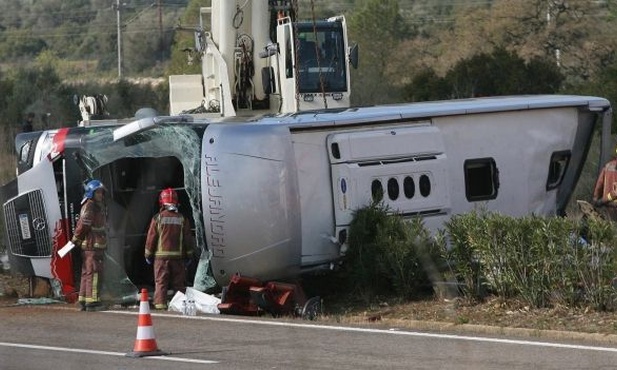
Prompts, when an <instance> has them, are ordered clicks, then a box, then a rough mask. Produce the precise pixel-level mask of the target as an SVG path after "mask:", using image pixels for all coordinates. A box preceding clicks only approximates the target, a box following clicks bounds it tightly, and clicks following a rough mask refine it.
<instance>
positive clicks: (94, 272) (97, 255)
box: [72, 199, 107, 305]
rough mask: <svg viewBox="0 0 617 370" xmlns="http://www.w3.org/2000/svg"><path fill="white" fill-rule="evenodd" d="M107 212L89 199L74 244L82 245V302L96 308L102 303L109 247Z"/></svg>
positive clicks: (81, 213) (84, 206) (80, 290)
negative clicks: (101, 294) (96, 305)
mask: <svg viewBox="0 0 617 370" xmlns="http://www.w3.org/2000/svg"><path fill="white" fill-rule="evenodd" d="M105 218H106V215H105V209H104V206H103V204H102V203H101V204H99V203H97V202H96V201H94V200H93V199H88V200H86V202H85V203H84V205H83V206H82V208H81V212H80V215H79V220H77V227H76V228H75V234H74V235H73V239H72V242H73V243H75V245H77V246H81V250H82V252H81V257H82V267H81V284H80V286H79V302H80V303H81V304H86V305H92V304H98V303H100V301H101V297H100V290H99V287H100V285H101V281H102V274H103V268H104V261H105V249H106V248H107V232H106V229H105Z"/></svg>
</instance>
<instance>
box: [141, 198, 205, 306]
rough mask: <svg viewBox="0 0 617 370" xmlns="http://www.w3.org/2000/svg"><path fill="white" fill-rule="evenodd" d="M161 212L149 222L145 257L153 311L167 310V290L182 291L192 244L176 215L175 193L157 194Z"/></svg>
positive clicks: (180, 216) (187, 225) (182, 218)
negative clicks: (150, 269) (151, 279)
mask: <svg viewBox="0 0 617 370" xmlns="http://www.w3.org/2000/svg"><path fill="white" fill-rule="evenodd" d="M159 206H160V211H159V213H157V214H156V215H154V217H152V220H151V221H150V227H149V228H148V235H147V237H146V246H145V250H144V257H145V258H146V263H148V264H149V265H151V264H153V263H154V308H155V309H157V310H164V309H167V289H168V287H170V288H171V289H173V290H174V291H181V292H182V293H184V292H185V290H186V286H185V279H186V271H185V267H187V266H188V265H189V264H190V262H191V258H192V255H193V249H194V248H195V241H194V239H193V235H192V233H191V225H190V222H189V220H188V219H187V218H186V217H185V216H184V215H183V214H181V213H180V212H178V206H179V203H178V194H177V193H176V191H175V190H173V189H171V188H167V189H165V190H163V191H161V193H160V195H159Z"/></svg>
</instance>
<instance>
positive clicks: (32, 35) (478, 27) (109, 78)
mask: <svg viewBox="0 0 617 370" xmlns="http://www.w3.org/2000/svg"><path fill="white" fill-rule="evenodd" d="M209 5H210V1H209V0H157V1H151V0H149V1H145V0H130V1H124V2H119V1H111V2H107V3H101V2H98V1H93V0H70V1H60V0H26V1H9V0H0V6H1V8H2V9H3V11H2V12H1V13H0V90H1V91H2V94H0V112H2V114H0V128H2V131H3V135H2V143H1V144H2V145H1V146H2V153H3V155H8V154H10V153H11V151H12V137H13V136H14V134H15V133H16V132H17V130H18V129H19V125H20V123H21V122H22V120H23V118H24V116H25V115H26V114H27V113H28V112H32V113H34V114H35V117H36V118H35V122H34V126H35V129H44V128H48V127H60V126H66V125H73V124H75V122H76V121H77V120H78V119H79V115H78V110H77V107H76V106H75V105H74V103H73V97H74V96H75V95H81V94H98V93H103V94H106V95H107V96H108V97H109V103H108V106H109V107H110V112H111V113H112V115H115V116H117V117H120V116H131V115H132V114H133V113H134V112H135V111H136V110H137V109H139V108H141V107H144V106H149V107H153V108H155V109H157V110H158V111H159V112H161V113H163V114H164V113H166V112H167V111H168V88H167V83H166V81H167V76H168V75H170V74H181V73H196V72H197V71H198V68H199V66H198V63H193V64H189V63H187V54H186V52H185V51H184V50H185V49H187V48H191V47H192V46H193V33H192V32H191V31H190V29H194V28H195V27H196V26H197V25H198V23H199V22H198V17H199V7H201V6H209ZM297 5H298V14H299V17H300V18H301V19H322V18H325V17H329V16H333V15H336V14H343V15H345V16H346V19H347V22H348V27H349V35H350V40H351V42H352V43H356V44H358V45H359V51H360V65H359V68H358V69H357V70H353V71H352V103H353V104H354V105H371V104H382V103H395V102H403V101H421V100H436V99H450V98H465V97H474V96H490V95H507V94H538V93H576V94H590V95H599V96H604V97H607V98H609V99H610V100H611V101H613V102H615V101H617V82H615V81H617V79H616V78H615V77H616V76H617V59H616V58H617V53H616V50H617V37H616V36H615V33H614V32H612V30H613V29H614V25H615V23H616V22H617V21H616V19H615V15H616V14H617V13H616V11H617V8H616V6H617V1H615V0H605V1H596V0H570V1H565V0H550V1H549V0H516V1H512V0H482V1H473V2H465V1H459V0H414V1H402V0H333V1H327V0H298V3H297ZM118 15H120V22H119V23H118ZM118 29H120V31H121V32H120V34H121V43H120V44H121V58H118V40H119V39H118ZM119 60H120V62H121V63H119ZM119 64H120V65H121V68H120V69H119ZM120 72H121V73H120ZM120 77H121V78H120ZM144 81H148V82H147V83H144ZM152 81H154V82H152ZM6 176H8V177H10V176H11V173H10V172H9V173H6ZM0 179H1V180H3V182H4V181H6V180H8V178H6V177H5V175H2V177H1V178H0Z"/></svg>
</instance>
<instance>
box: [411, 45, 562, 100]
mask: <svg viewBox="0 0 617 370" xmlns="http://www.w3.org/2000/svg"><path fill="white" fill-rule="evenodd" d="M563 80H564V77H563V75H562V74H561V73H560V71H559V69H558V67H557V65H556V64H555V63H554V62H553V61H552V60H546V59H542V58H539V57H536V58H534V59H532V60H531V61H530V62H528V63H525V61H524V60H523V59H522V58H521V57H520V56H518V55H517V54H516V53H515V52H511V51H507V50H506V49H504V48H503V47H498V48H496V49H495V50H493V51H492V52H491V53H490V54H489V53H479V54H477V55H474V56H472V57H470V58H467V59H463V60H461V61H460V62H459V63H457V64H456V65H455V66H454V67H453V68H452V69H450V70H449V71H448V72H447V73H446V76H445V77H443V78H441V77H438V75H437V73H435V71H434V70H432V69H426V70H424V71H423V72H422V73H420V74H418V75H416V77H415V78H414V79H413V80H412V82H411V83H410V84H408V85H406V87H405V89H404V91H405V99H406V100H409V101H418V100H437V99H451V98H472V97H479V96H496V95H516V94H553V93H557V92H559V90H560V88H561V84H562V82H563Z"/></svg>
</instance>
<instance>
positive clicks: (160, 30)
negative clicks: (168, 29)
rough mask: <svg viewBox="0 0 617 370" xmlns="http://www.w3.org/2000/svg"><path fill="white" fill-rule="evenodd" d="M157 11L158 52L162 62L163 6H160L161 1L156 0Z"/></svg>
mask: <svg viewBox="0 0 617 370" xmlns="http://www.w3.org/2000/svg"><path fill="white" fill-rule="evenodd" d="M157 5H158V11H159V52H160V53H161V54H160V58H161V60H163V6H162V4H161V0H158V2H157Z"/></svg>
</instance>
